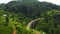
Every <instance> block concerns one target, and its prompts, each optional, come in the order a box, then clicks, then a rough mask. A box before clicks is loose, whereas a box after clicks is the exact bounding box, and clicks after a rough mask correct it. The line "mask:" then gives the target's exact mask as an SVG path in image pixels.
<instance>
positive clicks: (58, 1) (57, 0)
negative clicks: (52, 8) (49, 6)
mask: <svg viewBox="0 0 60 34" xmlns="http://www.w3.org/2000/svg"><path fill="white" fill-rule="evenodd" d="M9 1H12V0H0V3H8V2H9ZM39 1H46V2H51V3H54V4H57V5H60V0H39Z"/></svg>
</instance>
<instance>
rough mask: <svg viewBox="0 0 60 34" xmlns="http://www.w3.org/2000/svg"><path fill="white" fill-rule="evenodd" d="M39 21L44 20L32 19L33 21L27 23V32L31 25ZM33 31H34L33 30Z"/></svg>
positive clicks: (38, 33)
mask: <svg viewBox="0 0 60 34" xmlns="http://www.w3.org/2000/svg"><path fill="white" fill-rule="evenodd" d="M40 19H44V18H37V19H34V20H32V21H31V22H29V23H28V25H27V30H29V29H30V28H31V27H32V26H31V25H32V24H34V23H35V21H38V20H40ZM34 31H35V30H34ZM35 32H36V34H40V32H38V31H35Z"/></svg>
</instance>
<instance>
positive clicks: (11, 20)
mask: <svg viewBox="0 0 60 34" xmlns="http://www.w3.org/2000/svg"><path fill="white" fill-rule="evenodd" d="M36 18H44V19H40V20H38V21H36V24H35V25H34V27H32V28H31V29H30V30H27V29H26V26H27V25H28V23H29V22H30V21H32V20H34V19H36ZM14 28H16V30H17V34H36V32H35V31H33V30H32V29H34V30H36V31H39V32H44V33H46V34H60V6H58V5H55V4H52V3H47V2H39V1H37V0H36V1H35V0H30V1H28V0H24V1H23V0H22V1H21V0H17V1H11V2H9V3H7V4H0V34H12V32H13V30H14Z"/></svg>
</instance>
